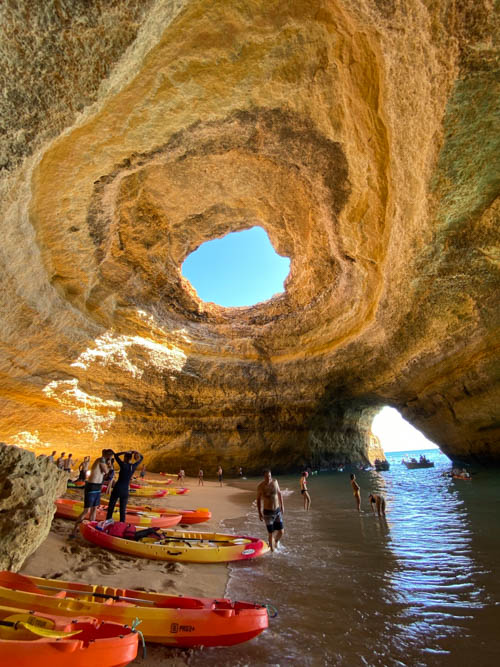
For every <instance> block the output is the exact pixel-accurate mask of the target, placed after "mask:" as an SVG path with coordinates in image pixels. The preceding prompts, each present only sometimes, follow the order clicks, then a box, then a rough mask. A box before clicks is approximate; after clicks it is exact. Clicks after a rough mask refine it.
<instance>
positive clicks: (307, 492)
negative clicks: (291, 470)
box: [300, 471, 311, 510]
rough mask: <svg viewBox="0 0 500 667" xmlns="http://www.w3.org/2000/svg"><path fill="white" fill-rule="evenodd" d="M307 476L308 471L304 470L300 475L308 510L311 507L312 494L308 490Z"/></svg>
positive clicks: (305, 505)
mask: <svg viewBox="0 0 500 667" xmlns="http://www.w3.org/2000/svg"><path fill="white" fill-rule="evenodd" d="M307 477H308V473H307V472H306V471H304V472H303V473H302V475H301V476H300V493H301V495H302V497H303V499H304V509H305V510H308V509H309V508H310V507H311V496H310V495H309V491H308V490H307Z"/></svg>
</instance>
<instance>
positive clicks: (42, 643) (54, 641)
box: [0, 606, 139, 667]
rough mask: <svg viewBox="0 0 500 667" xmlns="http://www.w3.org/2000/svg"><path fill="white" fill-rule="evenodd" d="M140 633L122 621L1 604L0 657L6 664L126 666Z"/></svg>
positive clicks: (20, 666) (14, 666) (23, 666)
mask: <svg viewBox="0 0 500 667" xmlns="http://www.w3.org/2000/svg"><path fill="white" fill-rule="evenodd" d="M138 638H139V635H138V634H137V633H136V632H133V631H132V630H131V629H130V627H127V626H125V625H123V624H118V623H110V622H101V621H99V620H97V619H96V618H89V617H78V618H67V616H58V615H54V614H51V613H50V612H37V611H33V610H30V611H27V610H26V609H19V608H16V607H14V608H13V607H3V606H2V607H0V656H1V657H0V661H1V664H2V665H5V667H33V666H34V665H36V666H37V667H68V665H71V667H88V666H89V665H95V666H96V667H124V666H125V665H128V664H129V663H131V662H132V660H133V659H134V658H135V657H136V655H137V646H138Z"/></svg>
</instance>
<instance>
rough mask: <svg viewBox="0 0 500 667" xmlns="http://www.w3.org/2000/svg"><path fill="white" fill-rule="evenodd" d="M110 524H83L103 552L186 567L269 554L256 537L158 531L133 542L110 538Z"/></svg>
mask: <svg viewBox="0 0 500 667" xmlns="http://www.w3.org/2000/svg"><path fill="white" fill-rule="evenodd" d="M109 530H111V527H110V524H108V525H105V524H104V522H97V521H84V522H83V523H82V524H80V532H81V534H82V536H83V537H84V538H85V539H86V540H88V541H89V542H92V543H93V544H96V545H98V546H100V547H103V548H104V549H110V550H111V551H118V552H119V553H122V554H128V555H129V556H139V557H141V558H149V559H151V560H166V561H180V562H183V563H227V562H229V561H235V560H247V559H249V558H256V557H257V556H261V555H262V554H265V553H267V551H269V547H268V545H267V543H266V542H264V541H263V540H261V539H259V538H257V537H248V536H246V535H228V534H226V533H202V532H194V531H182V530H168V529H163V528H159V529H158V530H157V531H156V533H155V534H152V535H147V536H145V537H141V538H140V539H139V540H136V539H134V531H133V532H132V535H131V536H130V537H128V538H125V537H119V536H117V535H116V534H110V532H108V531H109Z"/></svg>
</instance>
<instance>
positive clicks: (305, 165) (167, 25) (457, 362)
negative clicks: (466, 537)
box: [0, 0, 500, 472]
mask: <svg viewBox="0 0 500 667" xmlns="http://www.w3.org/2000/svg"><path fill="white" fill-rule="evenodd" d="M22 5H23V3H20V6H21V7H22ZM2 12H3V16H2V22H1V24H2V29H3V31H4V38H3V39H2V40H1V44H2V47H1V48H2V49H3V56H4V59H5V61H6V62H7V63H8V67H7V68H6V69H5V71H4V81H3V83H4V90H5V93H4V97H3V103H4V105H5V113H4V114H3V117H4V118H5V119H6V127H5V128H4V133H3V135H2V136H3V139H2V142H3V143H2V146H3V148H2V152H1V160H0V162H1V165H0V166H3V167H4V169H3V170H2V172H1V173H2V181H1V188H2V197H1V201H0V206H1V208H2V220H3V222H2V226H3V231H4V234H3V244H2V248H1V252H0V263H1V266H2V271H1V273H0V281H1V299H2V300H1V305H0V307H1V311H2V328H1V332H0V337H1V343H2V345H1V348H0V364H1V368H2V380H1V383H2V395H1V401H0V434H1V435H2V437H3V439H4V440H6V441H7V442H8V443H10V444H19V445H23V446H27V447H30V448H32V449H34V450H35V451H38V452H40V451H45V449H46V448H49V447H50V448H51V449H52V448H55V449H61V448H62V449H65V450H66V451H67V450H68V447H69V445H70V444H71V448H72V450H73V454H74V455H78V454H84V453H89V454H95V453H97V452H98V451H99V450H100V449H101V448H102V447H104V446H109V445H111V446H116V447H119V448H121V449H123V448H124V447H133V448H135V449H139V450H140V451H142V452H143V453H144V454H145V455H146V460H147V461H148V464H149V465H150V466H153V467H156V468H157V469H159V468H162V467H163V468H164V467H169V468H172V467H173V466H180V465H182V466H184V467H187V465H188V464H187V461H190V462H191V465H192V466H193V470H194V466H196V465H198V464H201V465H203V466H204V467H205V468H206V469H207V470H211V469H214V468H215V465H216V464H217V463H219V462H221V463H222V464H223V465H224V466H225V467H226V468H228V467H229V468H231V467H233V466H239V465H243V466H244V467H245V468H246V469H247V470H249V471H251V470H258V469H260V468H261V467H262V465H265V464H270V465H273V466H278V467H279V468H280V469H286V468H294V467H297V466H300V465H303V464H305V463H313V464H314V465H318V464H323V463H326V464H327V463H329V462H335V461H341V460H353V461H366V460H367V459H371V460H372V459H373V458H375V457H376V456H379V455H380V450H379V449H378V448H377V447H376V446H375V447H374V448H373V449H370V442H371V440H370V424H371V420H372V418H373V416H374V415H375V414H376V413H377V411H378V410H379V409H380V408H381V407H382V406H383V405H392V406H394V407H397V408H399V409H400V410H401V412H402V413H403V415H404V416H405V417H406V418H407V419H409V420H410V421H411V422H412V423H413V424H414V425H415V426H417V427H418V428H419V429H421V430H422V431H423V432H424V433H425V434H426V435H427V436H429V437H430V438H431V439H433V440H434V441H435V442H437V443H438V444H439V445H440V446H441V448H442V449H443V451H445V452H446V453H447V454H448V455H450V456H451V457H455V458H461V459H462V460H478V461H483V462H498V461H500V446H499V437H498V436H499V431H500V417H499V414H498V405H499V398H500V397H499V390H498V371H499V366H500V364H499V357H498V343H499V335H498V325H499V317H498V312H499V311H498V303H497V302H498V286H499V260H500V257H499V254H498V219H499V203H498V192H499V182H500V168H499V155H500V150H499V145H498V143H499V139H498V138H499V136H500V133H499V110H498V100H499V87H498V43H497V42H496V40H497V39H498V34H499V32H498V14H497V13H496V12H495V7H494V2H493V0H443V1H442V2H439V3H435V2H430V1H429V0H402V1H401V2H397V3H396V2H391V1H390V0H387V1H384V2H382V1H381V0H349V2H347V0H296V1H294V2H293V3H282V2H270V1H269V0H241V1H240V2H232V1H231V0H219V1H217V2H213V0H169V1H167V0H157V1H154V0H150V1H149V2H136V1H135V2H134V1H132V0H128V1H126V0H123V2H120V3H111V4H110V3H106V2H104V1H102V2H100V1H99V0H95V1H94V2H91V3H77V2H70V1H69V0H66V1H64V2H56V1H55V0H53V2H44V3H36V2H35V3H29V4H28V3H25V8H24V9H22V8H21V9H20V8H19V5H16V8H13V5H12V3H11V4H9V3H7V4H6V6H5V7H4V8H3V9H2ZM107 25H113V30H111V31H107V32H106V30H105V29H106V26H107ZM104 35H106V37H104ZM63 36H64V39H63ZM33 40H35V41H34V42H33ZM32 43H36V44H38V45H39V48H38V49H37V51H36V58H34V57H33V54H32V51H30V49H29V48H28V47H27V45H28V44H32ZM30 48H31V47H30ZM30 54H31V55H30ZM254 225H260V226H261V227H263V228H264V229H265V230H266V231H267V233H268V235H269V237H270V239H271V241H272V243H273V245H274V247H275V249H276V251H277V252H278V253H280V254H282V255H286V256H288V257H290V260H291V270H290V275H289V277H288V279H287V283H286V286H285V287H286V289H285V292H284V293H283V294H281V295H279V296H277V297H275V298H273V299H271V300H269V301H267V302H264V303H260V304H257V305H256V306H253V307H249V308H232V309H227V308H223V307H219V306H217V305H215V304H211V303H204V302H202V301H201V300H200V299H199V298H198V296H197V294H196V292H195V291H194V289H193V288H192V287H191V285H190V284H189V283H188V281H186V280H185V279H184V278H183V277H182V275H181V265H182V262H183V260H184V259H185V258H186V257H187V255H188V254H189V253H191V252H192V251H193V250H195V249H196V248H197V247H198V246H199V245H200V244H201V243H203V242H205V241H207V240H210V239H213V238H216V237H221V236H223V235H225V234H227V233H228V232H231V231H236V230H241V229H246V228H249V227H252V226H254ZM188 470H189V468H188ZM191 472H192V471H191Z"/></svg>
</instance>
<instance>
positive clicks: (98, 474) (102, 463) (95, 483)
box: [70, 449, 113, 537]
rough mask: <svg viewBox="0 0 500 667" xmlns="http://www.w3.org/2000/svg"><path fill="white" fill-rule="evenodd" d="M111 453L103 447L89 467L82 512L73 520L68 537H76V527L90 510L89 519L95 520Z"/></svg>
mask: <svg viewBox="0 0 500 667" xmlns="http://www.w3.org/2000/svg"><path fill="white" fill-rule="evenodd" d="M112 455H113V452H112V451H111V450H110V449H103V450H102V455H101V456H100V457H99V458H98V459H96V460H95V461H94V463H93V464H92V468H91V469H90V475H89V478H88V480H87V481H86V482H85V498H84V501H83V512H82V513H81V514H80V516H79V517H78V519H77V520H76V522H75V526H74V528H73V532H72V533H71V535H70V537H76V534H77V532H78V527H79V525H80V524H81V523H82V521H83V520H84V519H85V517H86V516H87V514H88V513H89V511H90V520H91V521H95V515H96V512H97V508H98V507H99V503H100V502H101V488H102V481H103V479H104V475H105V474H106V473H107V472H108V469H109V467H108V463H107V459H109V458H110V456H112Z"/></svg>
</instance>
